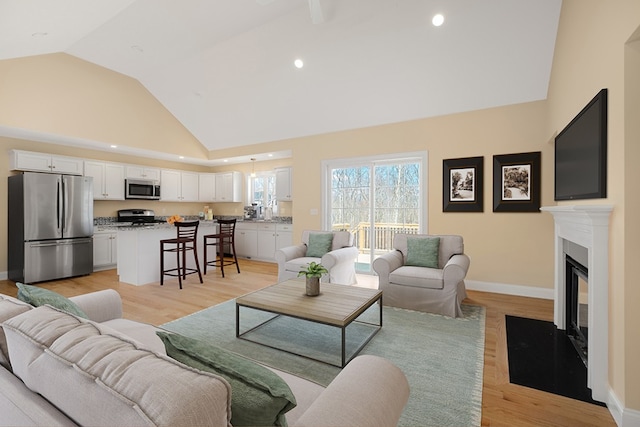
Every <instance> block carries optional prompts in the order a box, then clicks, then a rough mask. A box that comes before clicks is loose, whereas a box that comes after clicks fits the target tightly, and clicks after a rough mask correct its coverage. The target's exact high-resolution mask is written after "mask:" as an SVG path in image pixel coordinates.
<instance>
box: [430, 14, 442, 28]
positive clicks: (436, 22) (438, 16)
mask: <svg viewBox="0 0 640 427" xmlns="http://www.w3.org/2000/svg"><path fill="white" fill-rule="evenodd" d="M431 23H432V24H433V25H435V26H436V27H439V26H440V25H442V24H444V16H443V15H441V14H439V13H438V14H436V15H433V19H431Z"/></svg>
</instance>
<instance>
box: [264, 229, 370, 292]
mask: <svg viewBox="0 0 640 427" xmlns="http://www.w3.org/2000/svg"><path fill="white" fill-rule="evenodd" d="M275 257H276V261H277V262H278V281H279V282H282V281H285V280H289V279H293V278H295V277H298V273H299V272H300V270H302V269H303V268H304V267H306V265H307V264H309V263H310V262H312V261H314V262H319V263H321V264H322V265H323V266H324V267H325V268H326V269H327V270H328V271H329V273H327V274H325V275H324V276H323V278H322V281H328V282H330V283H337V284H340V285H353V284H355V283H356V268H355V262H356V258H357V257H358V248H356V247H355V246H353V235H352V234H351V233H350V232H348V231H333V232H331V231H309V230H305V231H303V232H302V243H301V244H299V245H295V246H287V247H285V248H281V249H278V250H277V251H276V255H275Z"/></svg>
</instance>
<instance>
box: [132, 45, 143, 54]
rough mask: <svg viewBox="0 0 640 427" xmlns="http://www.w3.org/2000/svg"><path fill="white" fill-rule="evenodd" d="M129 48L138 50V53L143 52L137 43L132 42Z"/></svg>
mask: <svg viewBox="0 0 640 427" xmlns="http://www.w3.org/2000/svg"><path fill="white" fill-rule="evenodd" d="M131 50H133V51H135V52H138V53H142V52H144V49H143V48H141V47H140V46H138V45H137V44H134V45H133V46H131Z"/></svg>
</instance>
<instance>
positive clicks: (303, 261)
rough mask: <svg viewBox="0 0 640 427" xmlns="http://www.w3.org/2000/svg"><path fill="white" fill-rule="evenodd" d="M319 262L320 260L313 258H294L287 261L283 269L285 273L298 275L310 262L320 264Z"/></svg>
mask: <svg viewBox="0 0 640 427" xmlns="http://www.w3.org/2000/svg"><path fill="white" fill-rule="evenodd" d="M320 261H322V259H321V258H314V257H302V258H294V259H292V260H290V261H287V262H286V263H285V264H284V269H285V270H287V271H293V272H295V273H296V274H298V273H299V272H300V270H304V269H306V268H307V266H308V265H309V264H311V263H312V262H317V263H320Z"/></svg>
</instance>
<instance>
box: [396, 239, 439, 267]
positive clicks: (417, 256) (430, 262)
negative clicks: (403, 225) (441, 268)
mask: <svg viewBox="0 0 640 427" xmlns="http://www.w3.org/2000/svg"><path fill="white" fill-rule="evenodd" d="M439 248H440V238H439V237H408V238H407V259H406V261H405V262H404V264H405V265H414V266H416V267H429V268H438V252H439Z"/></svg>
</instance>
